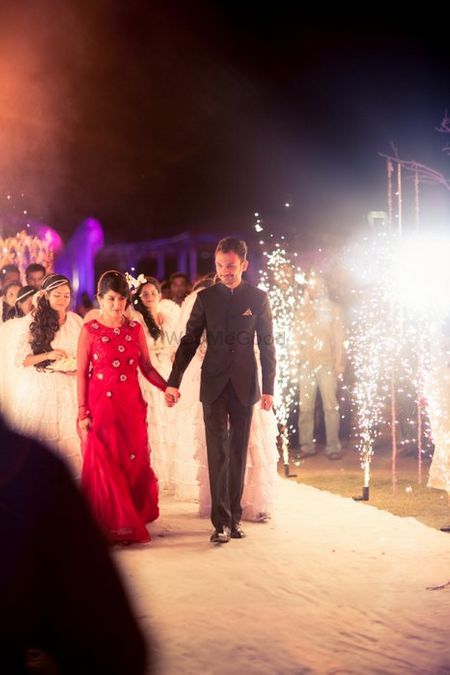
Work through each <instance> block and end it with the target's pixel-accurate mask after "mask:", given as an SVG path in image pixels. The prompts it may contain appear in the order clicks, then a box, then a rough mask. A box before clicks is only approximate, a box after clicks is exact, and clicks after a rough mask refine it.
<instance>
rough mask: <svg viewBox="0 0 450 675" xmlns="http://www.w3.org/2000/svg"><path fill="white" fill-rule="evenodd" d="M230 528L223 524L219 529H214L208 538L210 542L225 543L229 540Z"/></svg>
mask: <svg viewBox="0 0 450 675" xmlns="http://www.w3.org/2000/svg"><path fill="white" fill-rule="evenodd" d="M230 536H231V530H230V528H229V527H228V525H224V526H223V527H221V528H220V529H219V530H214V532H213V533H212V535H211V536H210V538H209V541H210V542H211V543H212V544H226V543H227V542H228V541H230Z"/></svg>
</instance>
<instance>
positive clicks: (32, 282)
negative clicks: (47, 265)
mask: <svg viewBox="0 0 450 675" xmlns="http://www.w3.org/2000/svg"><path fill="white" fill-rule="evenodd" d="M44 276H45V275H44V272H40V271H39V270H38V271H37V272H28V274H27V284H28V285H29V286H33V288H36V290H37V289H38V288H40V286H41V282H42V279H43V278H44Z"/></svg>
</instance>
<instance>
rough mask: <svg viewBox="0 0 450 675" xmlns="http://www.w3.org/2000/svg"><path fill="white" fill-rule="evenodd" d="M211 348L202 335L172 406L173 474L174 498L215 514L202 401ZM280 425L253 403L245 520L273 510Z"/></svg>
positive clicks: (187, 309) (184, 315) (188, 305)
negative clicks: (205, 364)
mask: <svg viewBox="0 0 450 675" xmlns="http://www.w3.org/2000/svg"><path fill="white" fill-rule="evenodd" d="M196 297H197V294H196V292H193V293H191V294H190V295H189V296H188V297H187V298H186V300H185V301H184V303H183V305H182V307H181V315H180V326H179V329H178V330H179V331H180V334H181V335H182V334H184V332H185V330H186V324H187V321H188V319H189V316H190V313H191V311H192V307H193V306H194V302H195V300H196ZM205 352H206V339H205V338H203V339H202V342H201V343H200V345H199V347H198V349H197V352H196V354H195V356H194V358H193V359H192V361H191V363H190V364H189V366H188V367H187V369H186V371H185V373H184V375H183V380H182V382H181V386H180V393H181V398H180V401H179V402H178V403H177V404H176V406H175V407H174V408H173V411H174V413H175V425H174V439H175V440H174V455H173V474H172V480H173V484H174V490H175V497H176V498H177V499H180V500H183V501H195V502H198V504H199V514H200V515H201V516H209V515H210V513H211V494H210V489H209V474H208V465H207V454H206V438H205V426H204V421H203V409H202V404H201V403H200V400H199V398H200V375H201V367H202V363H203V358H204V355H205ZM277 434H278V429H277V423H276V419H275V415H274V413H273V411H272V410H270V411H266V410H262V409H261V405H260V403H257V404H256V405H255V406H254V410H253V418H252V424H251V428H250V438H249V446H248V454H247V468H246V474H245V481H244V493H243V496H242V502H241V503H242V509H243V512H242V518H243V519H244V520H254V521H264V520H266V519H267V518H269V517H270V514H271V513H272V512H273V505H274V502H275V500H276V492H277V486H278V483H279V481H280V478H279V475H278V470H277V466H278V457H279V456H278V450H277V444H276V439H277Z"/></svg>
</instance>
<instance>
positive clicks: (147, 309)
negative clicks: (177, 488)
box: [129, 275, 180, 491]
mask: <svg viewBox="0 0 450 675" xmlns="http://www.w3.org/2000/svg"><path fill="white" fill-rule="evenodd" d="M129 279H131V277H129ZM138 281H139V282H140V283H139V285H138V286H137V288H136V291H135V293H134V295H133V301H132V306H131V307H130V311H129V313H130V315H131V316H132V318H134V319H135V320H138V321H140V322H141V323H142V325H143V326H144V332H145V335H146V338H147V345H148V351H149V353H150V357H151V360H152V363H153V365H154V367H155V368H156V370H157V371H158V372H159V373H160V374H161V375H162V376H163V377H164V378H167V377H168V376H169V374H170V371H171V369H172V354H173V353H174V352H175V350H176V348H177V346H178V342H179V338H178V336H177V334H176V327H177V325H178V317H179V314H180V308H179V307H178V305H177V304H176V303H175V302H173V301H172V300H162V299H161V288H160V285H159V283H158V281H157V280H156V279H155V278H154V277H150V276H144V275H142V276H140V277H139V279H138ZM139 382H140V385H141V389H142V393H143V395H144V399H145V401H146V403H147V422H148V433H149V441H150V448H151V453H152V467H153V469H154V470H155V473H156V475H157V476H158V481H159V489H160V491H161V490H166V491H167V490H171V489H172V471H173V468H172V455H173V442H174V441H173V423H174V422H173V420H174V413H173V410H172V409H169V408H167V406H166V403H165V399H164V393H163V392H162V391H160V390H159V389H157V388H156V387H153V386H151V385H150V384H149V382H147V380H146V379H145V378H144V377H143V376H141V375H140V376H139Z"/></svg>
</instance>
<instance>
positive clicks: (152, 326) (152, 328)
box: [133, 276, 161, 340]
mask: <svg viewBox="0 0 450 675" xmlns="http://www.w3.org/2000/svg"><path fill="white" fill-rule="evenodd" d="M145 279H146V281H145V283H143V284H140V285H139V286H138V287H137V289H136V293H135V294H134V300H133V306H134V308H135V309H137V311H138V312H140V313H141V314H142V316H143V318H144V321H145V325H146V326H147V328H148V332H149V333H150V335H151V336H152V338H153V339H154V340H157V339H158V338H159V337H160V335H161V329H160V327H159V326H158V324H157V323H156V321H155V319H154V318H153V316H152V314H151V312H149V311H148V309H147V307H146V306H145V305H144V303H143V302H142V300H141V293H142V289H143V288H144V287H145V286H147V284H151V285H152V286H154V287H155V288H156V290H157V291H158V293H159V295H161V286H160V285H159V282H158V280H157V279H155V277H147V276H146V277H145Z"/></svg>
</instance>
